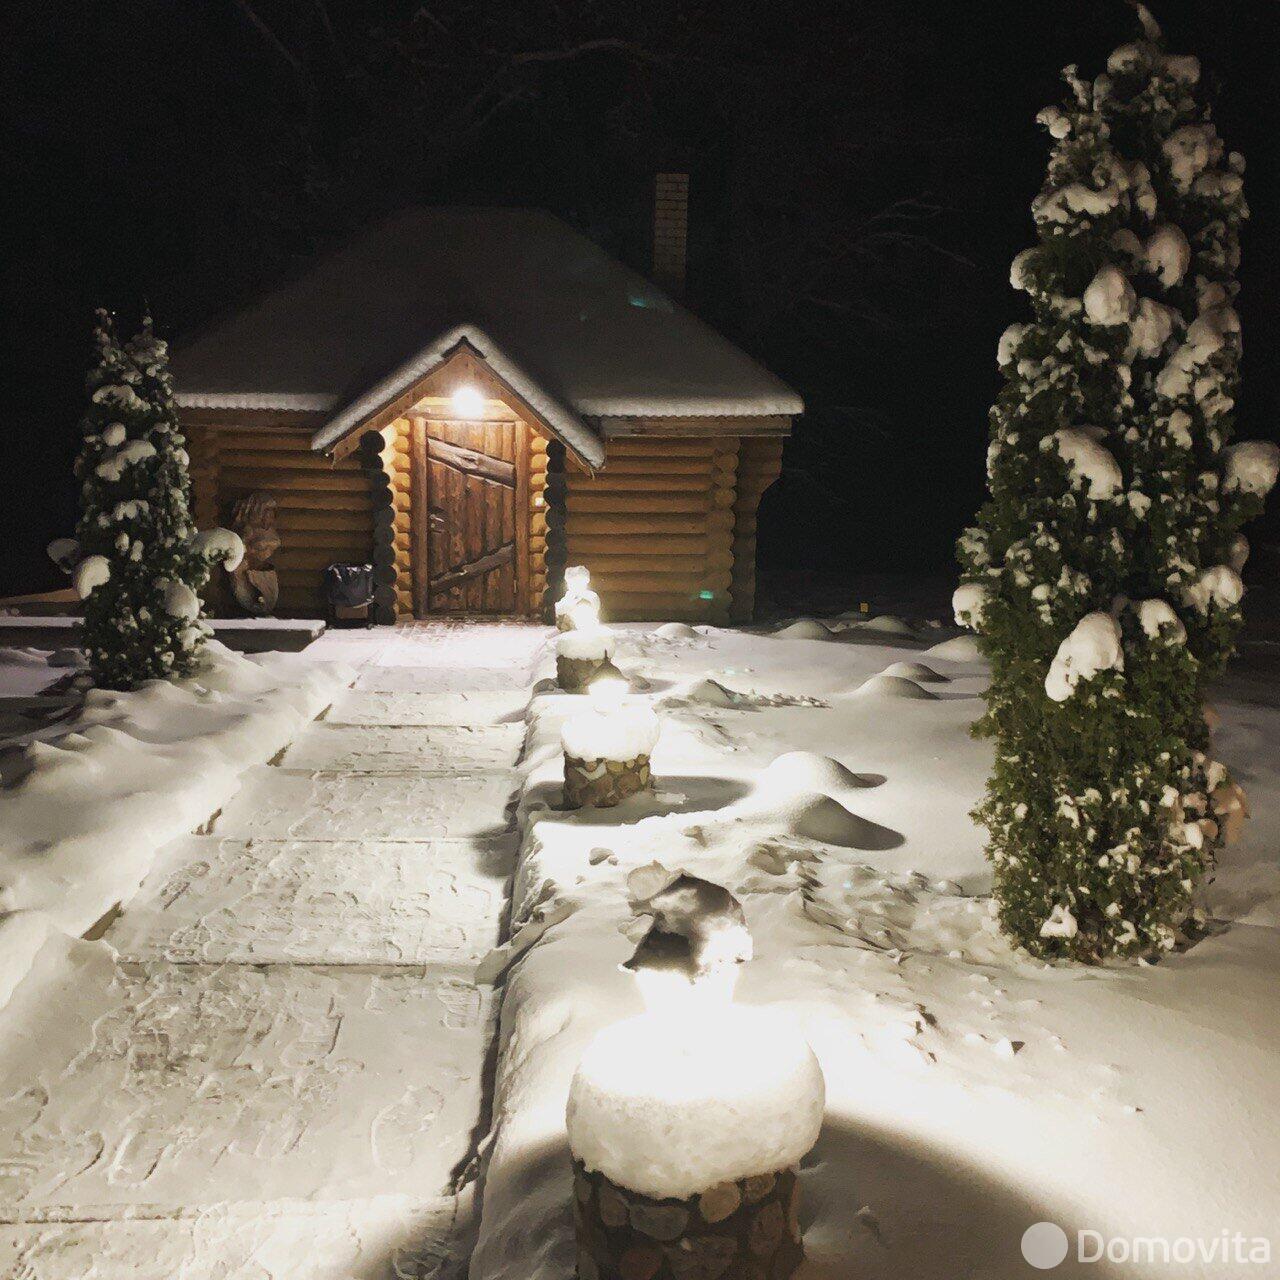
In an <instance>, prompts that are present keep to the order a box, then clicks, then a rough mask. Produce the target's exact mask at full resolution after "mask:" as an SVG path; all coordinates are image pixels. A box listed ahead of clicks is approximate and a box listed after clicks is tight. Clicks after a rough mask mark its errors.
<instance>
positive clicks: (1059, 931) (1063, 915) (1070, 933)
mask: <svg viewBox="0 0 1280 1280" xmlns="http://www.w3.org/2000/svg"><path fill="white" fill-rule="evenodd" d="M1076 932H1077V925H1076V918H1075V916H1073V915H1072V914H1071V908H1070V907H1065V906H1063V905H1062V904H1061V903H1059V904H1058V905H1057V906H1056V907H1054V909H1053V911H1052V912H1051V913H1050V915H1049V918H1048V919H1047V920H1046V921H1045V922H1044V924H1042V925H1041V926H1040V936H1041V937H1042V938H1074V937H1075V936H1076Z"/></svg>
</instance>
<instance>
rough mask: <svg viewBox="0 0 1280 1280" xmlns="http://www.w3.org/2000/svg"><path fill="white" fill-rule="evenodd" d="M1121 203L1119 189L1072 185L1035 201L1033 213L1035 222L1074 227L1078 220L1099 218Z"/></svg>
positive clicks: (1113, 186)
mask: <svg viewBox="0 0 1280 1280" xmlns="http://www.w3.org/2000/svg"><path fill="white" fill-rule="evenodd" d="M1119 203H1120V188H1119V187H1118V186H1117V185H1116V184H1115V183H1114V182H1111V183H1108V184H1107V185H1106V186H1105V187H1103V188H1102V190H1101V191H1095V190H1094V189H1093V188H1092V187H1088V186H1085V184H1084V183H1082V182H1071V183H1068V184H1067V185H1066V186H1065V187H1059V188H1058V189H1057V190H1055V191H1047V192H1045V193H1043V194H1042V195H1040V196H1037V197H1036V200H1035V202H1034V203H1033V204H1032V206H1031V208H1032V212H1033V213H1034V215H1035V217H1036V220H1037V221H1038V222H1057V223H1075V222H1076V221H1077V220H1078V219H1079V218H1080V216H1081V215H1082V214H1083V215H1086V216H1087V217H1090V218H1101V217H1104V216H1105V215H1106V214H1108V213H1110V212H1111V211H1112V210H1113V209H1114V208H1115V207H1116V206H1117V205H1118V204H1119Z"/></svg>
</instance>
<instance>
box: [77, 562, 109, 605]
mask: <svg viewBox="0 0 1280 1280" xmlns="http://www.w3.org/2000/svg"><path fill="white" fill-rule="evenodd" d="M110 580H111V561H110V560H108V559H107V557H106V556H85V558H84V559H83V560H81V561H80V562H79V564H77V565H76V567H75V568H74V569H73V570H72V571H71V585H72V586H73V587H74V588H75V593H76V595H78V596H79V597H80V599H81V600H87V599H88V598H89V597H90V596H91V595H92V594H93V593H94V592H95V591H96V590H97V589H98V588H99V587H102V586H105V585H106V584H107V583H108V582H109V581H110Z"/></svg>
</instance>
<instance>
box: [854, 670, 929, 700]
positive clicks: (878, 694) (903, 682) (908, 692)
mask: <svg viewBox="0 0 1280 1280" xmlns="http://www.w3.org/2000/svg"><path fill="white" fill-rule="evenodd" d="M854 696H855V697H859V698H864V697H865V698H911V699H915V700H917V701H919V700H925V701H934V700H936V699H937V696H938V695H937V694H936V693H930V692H929V690H928V689H922V688H921V687H920V686H919V685H918V684H916V682H915V681H914V680H908V679H905V678H904V677H902V676H891V675H888V674H886V673H885V672H881V673H880V674H879V675H878V676H872V677H871V679H870V680H865V681H863V683H862V684H861V685H859V686H858V688H857V689H855V690H854Z"/></svg>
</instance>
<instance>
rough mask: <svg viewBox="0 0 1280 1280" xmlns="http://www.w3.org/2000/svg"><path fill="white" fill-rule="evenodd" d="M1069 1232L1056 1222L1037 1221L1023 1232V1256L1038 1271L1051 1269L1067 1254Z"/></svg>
mask: <svg viewBox="0 0 1280 1280" xmlns="http://www.w3.org/2000/svg"><path fill="white" fill-rule="evenodd" d="M1067 1248H1068V1241H1067V1233H1066V1232H1065V1231H1063V1229H1062V1228H1061V1227H1060V1226H1058V1224H1057V1223H1056V1222H1037V1223H1034V1224H1033V1225H1031V1226H1029V1227H1028V1228H1027V1229H1026V1230H1025V1231H1024V1232H1023V1233H1022V1256H1023V1257H1024V1258H1026V1260H1027V1261H1028V1262H1029V1263H1030V1264H1031V1265H1032V1266H1033V1267H1035V1268H1036V1270H1037V1271H1050V1270H1052V1269H1053V1268H1054V1267H1056V1266H1057V1265H1058V1264H1059V1263H1060V1262H1062V1261H1063V1260H1064V1259H1065V1258H1066V1256H1067Z"/></svg>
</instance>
